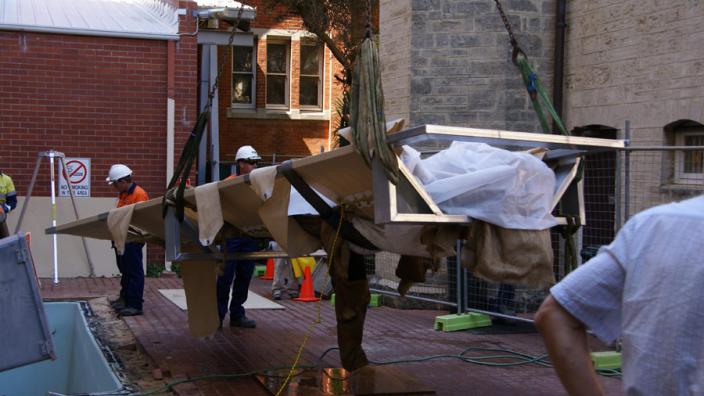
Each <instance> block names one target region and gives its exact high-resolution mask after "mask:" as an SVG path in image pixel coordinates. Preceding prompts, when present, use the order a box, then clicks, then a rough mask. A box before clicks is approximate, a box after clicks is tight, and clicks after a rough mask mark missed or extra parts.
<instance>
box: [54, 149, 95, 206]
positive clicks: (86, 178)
mask: <svg viewBox="0 0 704 396" xmlns="http://www.w3.org/2000/svg"><path fill="white" fill-rule="evenodd" d="M64 161H65V163H66V170H65V171H64V169H63V167H62V166H61V162H59V196H60V197H68V196H69V192H68V184H67V183H66V180H68V181H69V183H70V184H71V189H72V190H73V196H74V197H90V158H68V157H67V158H64Z"/></svg>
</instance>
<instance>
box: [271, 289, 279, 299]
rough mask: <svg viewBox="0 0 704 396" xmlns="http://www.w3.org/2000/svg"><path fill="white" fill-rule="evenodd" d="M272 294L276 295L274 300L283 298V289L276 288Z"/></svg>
mask: <svg viewBox="0 0 704 396" xmlns="http://www.w3.org/2000/svg"><path fill="white" fill-rule="evenodd" d="M271 294H272V296H273V297H274V300H281V290H274V292H273V293H271Z"/></svg>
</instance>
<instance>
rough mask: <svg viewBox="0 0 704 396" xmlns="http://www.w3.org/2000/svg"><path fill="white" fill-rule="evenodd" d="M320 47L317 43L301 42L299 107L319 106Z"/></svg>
mask: <svg viewBox="0 0 704 396" xmlns="http://www.w3.org/2000/svg"><path fill="white" fill-rule="evenodd" d="M322 53H323V51H322V47H321V46H320V45H318V44H317V43H304V42H301V70H300V84H299V90H300V93H299V98H298V103H299V104H300V106H301V109H315V110H319V109H320V108H321V100H320V98H321V96H322V95H321V90H322V83H321V82H322V81H321V80H322V79H321V78H320V77H321V75H322V74H323V62H322V60H323V56H322Z"/></svg>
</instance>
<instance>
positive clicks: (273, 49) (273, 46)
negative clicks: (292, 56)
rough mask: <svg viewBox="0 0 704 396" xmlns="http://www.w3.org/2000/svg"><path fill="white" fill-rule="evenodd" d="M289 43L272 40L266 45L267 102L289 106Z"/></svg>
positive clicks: (268, 103) (277, 105)
mask: <svg viewBox="0 0 704 396" xmlns="http://www.w3.org/2000/svg"><path fill="white" fill-rule="evenodd" d="M288 54H289V46H288V43H283V42H270V43H267V46H266V104H267V105H273V107H281V108H285V107H288V94H289V88H288V86H289V84H288V70H289V67H288V65H289V55H288Z"/></svg>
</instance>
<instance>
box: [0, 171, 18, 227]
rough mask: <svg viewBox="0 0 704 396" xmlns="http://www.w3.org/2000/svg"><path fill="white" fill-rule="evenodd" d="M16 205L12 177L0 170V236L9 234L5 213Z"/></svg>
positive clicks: (15, 193)
mask: <svg viewBox="0 0 704 396" xmlns="http://www.w3.org/2000/svg"><path fill="white" fill-rule="evenodd" d="M16 206H17V192H16V191H15V184H14V183H13V182H12V178H11V177H10V176H8V175H7V174H5V173H3V172H2V171H0V213H1V214H0V238H4V237H6V236H9V235H10V232H9V230H8V229H7V223H6V220H7V214H8V213H10V211H11V210H13V209H15V207H16Z"/></svg>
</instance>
